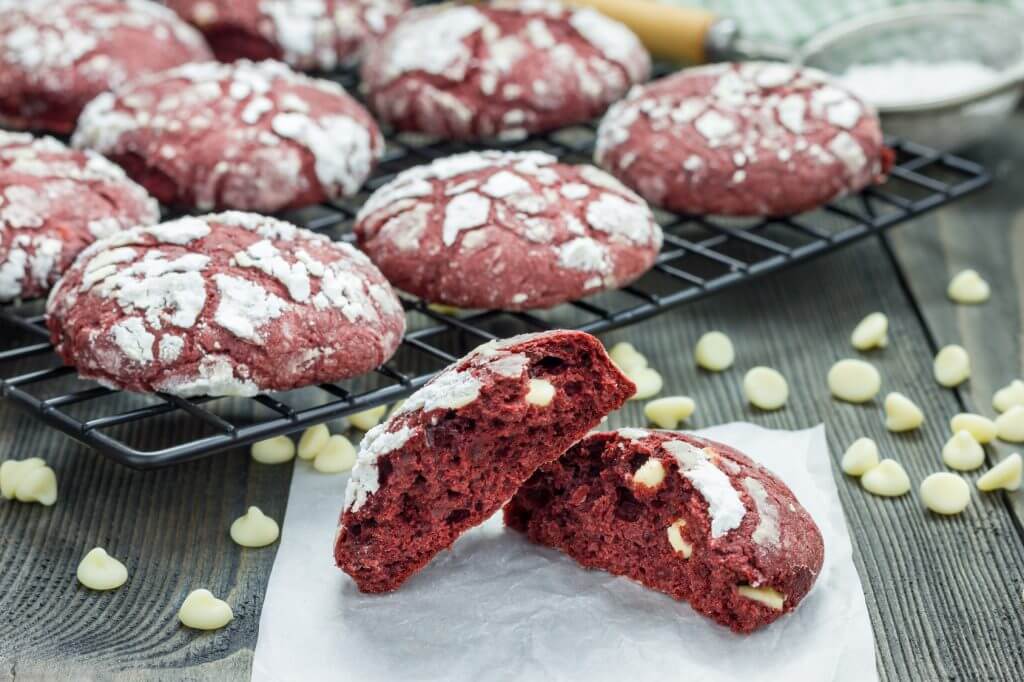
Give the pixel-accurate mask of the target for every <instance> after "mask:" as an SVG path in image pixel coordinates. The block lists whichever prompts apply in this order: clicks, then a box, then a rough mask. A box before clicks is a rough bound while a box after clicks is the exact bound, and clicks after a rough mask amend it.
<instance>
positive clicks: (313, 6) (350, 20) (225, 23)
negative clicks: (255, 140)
mask: <svg viewBox="0 0 1024 682" xmlns="http://www.w3.org/2000/svg"><path fill="white" fill-rule="evenodd" d="M166 4H167V5H168V6H169V7H171V8H172V9H173V10H174V11H176V12H177V13H178V14H180V15H181V17H182V18H183V19H185V20H186V21H188V22H189V23H191V24H192V25H193V26H195V27H196V28H198V29H199V30H200V31H202V32H203V35H204V36H206V39H207V40H208V41H209V43H210V47H211V48H213V51H214V53H215V54H216V55H217V58H218V59H220V60H221V61H226V62H230V61H234V60H236V59H251V60H254V61H258V60H261V59H279V60H281V61H283V62H285V63H286V64H289V65H290V66H292V67H293V68H296V69H298V70H300V71H332V70H334V69H337V68H339V67H341V66H351V65H352V64H354V63H356V62H358V61H359V58H360V56H361V55H362V54H363V51H364V50H365V48H366V47H367V46H368V45H370V44H372V43H373V42H375V41H376V40H378V39H379V38H380V36H381V35H383V34H384V33H385V32H386V31H387V30H388V29H389V28H391V26H392V25H394V23H395V21H396V20H397V19H398V16H399V15H400V14H401V13H402V12H404V11H405V10H406V9H408V7H409V3H408V1H407V0H314V1H313V2H309V1H308V0H307V1H304V2H297V1H296V0H166Z"/></svg>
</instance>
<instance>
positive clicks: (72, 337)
mask: <svg viewBox="0 0 1024 682" xmlns="http://www.w3.org/2000/svg"><path fill="white" fill-rule="evenodd" d="M46 323H47V326H48V327H49V330H50V336H51V338H52V340H53V343H54V346H55V347H56V351H57V353H58V354H59V355H60V356H61V358H62V359H63V360H64V362H65V363H67V364H69V365H73V366H75V367H76V368H77V369H78V372H79V374H80V375H81V376H82V377H84V378H87V379H94V380H96V381H98V382H100V383H102V384H104V385H106V386H111V387H115V388H123V389H127V390H130V391H140V392H154V391H157V392H163V393H170V394H173V395H179V396H197V395H208V396H252V395H256V394H257V393H260V392H264V391H286V390H290V389H293V388H300V387H302V386H307V385H310V384H317V383H325V382H332V381H339V380H341V379H346V378H349V377H353V376H356V375H359V374H363V373H365V372H368V371H370V370H373V369H374V368H376V367H379V366H380V365H382V364H383V363H384V362H386V361H387V360H388V358H390V357H391V356H392V354H394V352H395V350H396V349H397V348H398V344H399V343H400V341H401V338H402V334H403V332H404V331H405V316H404V313H403V311H402V306H401V304H400V303H399V301H398V299H397V298H396V297H395V295H394V293H393V292H392V290H391V287H390V286H388V284H387V282H386V281H385V280H384V277H383V276H382V275H381V274H380V272H379V271H378V270H377V268H375V267H374V266H373V264H372V263H371V262H370V261H369V260H368V259H367V258H366V256H364V255H363V254H362V253H360V252H359V251H357V250H356V249H355V248H353V247H352V246H349V245H348V244H344V243H339V242H333V241H331V240H330V239H328V238H327V237H325V236H323V235H318V234H314V233H312V232H309V231H307V230H303V229H299V228H297V227H295V226H294V225H291V224H289V223H286V222H283V221H280V220H275V219H273V218H267V217H264V216H259V215H255V214H252V213H237V212H229V213H221V214H217V215H208V216H201V217H196V218H193V217H187V218H181V219H179V220H175V221H171V222H166V223H162V224H160V225H155V226H153V227H144V228H135V229H131V230H125V231H123V232H119V233H117V234H115V235H114V236H112V237H108V238H107V239H104V240H100V241H98V242H96V243H94V244H93V245H92V246H90V247H89V248H87V249H86V250H85V251H84V252H82V254H81V256H80V257H79V258H78V259H77V260H76V261H75V263H74V265H73V266H72V267H71V268H70V269H69V270H68V272H67V273H66V274H65V275H64V277H63V278H61V280H60V282H58V284H57V286H56V287H55V288H54V289H53V291H52V292H51V295H50V298H49V301H48V304H47V318H46Z"/></svg>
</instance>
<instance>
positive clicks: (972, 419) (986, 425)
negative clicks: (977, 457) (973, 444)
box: [949, 412, 997, 445]
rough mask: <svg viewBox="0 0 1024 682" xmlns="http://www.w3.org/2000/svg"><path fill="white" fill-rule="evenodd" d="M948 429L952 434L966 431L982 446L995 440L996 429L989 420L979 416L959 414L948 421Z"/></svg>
mask: <svg viewBox="0 0 1024 682" xmlns="http://www.w3.org/2000/svg"><path fill="white" fill-rule="evenodd" d="M949 428H950V430H951V431H952V432H953V433H957V432H959V431H967V432H968V433H970V434H971V436H973V437H974V440H976V441H978V442H979V443H981V444H982V445H984V444H985V443H991V442H992V441H993V440H995V437H996V433H997V427H996V423H995V422H994V421H992V420H991V419H988V418H986V417H982V416H981V415H980V414H971V413H970V412H961V413H960V414H958V415H955V416H954V417H953V418H952V419H950V420H949Z"/></svg>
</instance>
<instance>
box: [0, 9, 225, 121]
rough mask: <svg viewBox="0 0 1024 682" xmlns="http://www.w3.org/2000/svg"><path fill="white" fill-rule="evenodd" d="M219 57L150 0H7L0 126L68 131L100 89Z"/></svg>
mask: <svg viewBox="0 0 1024 682" xmlns="http://www.w3.org/2000/svg"><path fill="white" fill-rule="evenodd" d="M212 58H213V54H212V53H211V52H210V49H209V48H208V47H207V46H206V43H205V42H204V41H203V38H202V36H201V35H200V34H199V32H198V31H196V30H195V29H194V28H192V27H191V26H189V25H188V24H186V23H185V22H184V21H182V20H181V19H179V18H178V16H177V15H176V14H175V13H174V12H172V11H171V10H169V9H167V8H166V7H161V6H160V5H158V4H157V3H155V2H149V1H148V0H21V1H19V2H5V3H0V125H3V126H6V127H8V128H19V129H26V130H46V131H51V132H55V133H60V134H67V133H70V132H71V131H72V130H74V127H75V120H76V119H77V118H78V114H79V112H80V111H81V110H82V107H84V106H85V105H86V103H87V102H88V101H89V100H91V99H92V98H93V97H95V96H96V95H99V94H100V93H101V92H105V91H107V90H109V89H111V88H113V87H117V86H118V85H121V84H122V83H124V82H126V81H128V80H131V79H132V78H135V77H136V76H139V75H141V74H146V73H152V72H154V71H162V70H164V69H169V68H171V67H173V66H178V65H179V64H186V63H188V62H199V61H206V60H209V59H212Z"/></svg>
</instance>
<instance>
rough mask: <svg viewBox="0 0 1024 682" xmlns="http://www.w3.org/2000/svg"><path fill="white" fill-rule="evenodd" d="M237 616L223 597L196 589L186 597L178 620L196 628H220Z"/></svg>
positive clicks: (186, 625)
mask: <svg viewBox="0 0 1024 682" xmlns="http://www.w3.org/2000/svg"><path fill="white" fill-rule="evenodd" d="M234 617H235V614H234V613H232V612H231V607H230V606H228V603H227V602H226V601H224V600H223V599H217V598H216V597H214V596H213V594H211V593H210V591H209V590H195V591H193V592H192V593H190V594H189V595H188V596H187V597H185V601H184V602H183V603H182V605H181V608H180V609H179V610H178V620H180V621H181V624H182V625H184V626H185V627H189V628H193V629H195V630H219V629H220V628H222V627H224V626H225V625H227V624H228V623H230V622H231V619H232V618H234Z"/></svg>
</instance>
